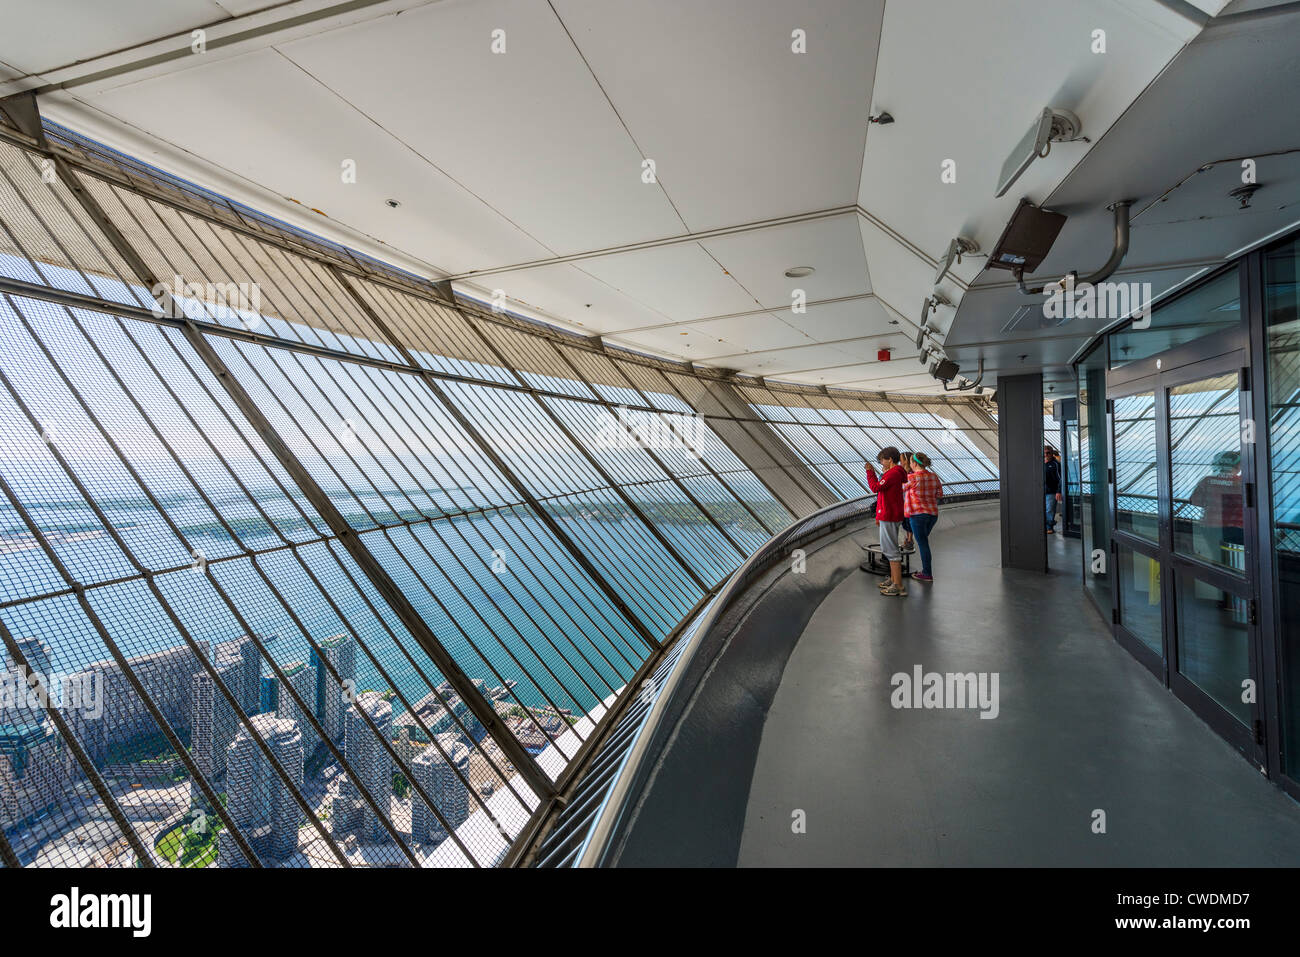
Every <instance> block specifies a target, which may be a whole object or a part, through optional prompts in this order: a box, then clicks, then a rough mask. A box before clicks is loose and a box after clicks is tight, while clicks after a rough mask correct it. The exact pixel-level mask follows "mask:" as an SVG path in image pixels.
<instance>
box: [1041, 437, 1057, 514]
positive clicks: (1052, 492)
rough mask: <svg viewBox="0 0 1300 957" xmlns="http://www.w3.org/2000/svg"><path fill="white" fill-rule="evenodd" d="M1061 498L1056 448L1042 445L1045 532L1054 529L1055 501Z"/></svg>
mask: <svg viewBox="0 0 1300 957" xmlns="http://www.w3.org/2000/svg"><path fill="white" fill-rule="evenodd" d="M1060 500H1061V463H1060V462H1058V461H1057V460H1056V450H1055V449H1054V448H1052V447H1051V446H1050V445H1048V446H1044V447H1043V504H1044V506H1045V509H1044V517H1045V518H1046V519H1047V534H1048V535H1051V534H1052V533H1053V532H1055V531H1056V503H1057V502H1059V501H1060Z"/></svg>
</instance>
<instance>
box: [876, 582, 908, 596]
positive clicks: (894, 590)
mask: <svg viewBox="0 0 1300 957" xmlns="http://www.w3.org/2000/svg"><path fill="white" fill-rule="evenodd" d="M880 594H882V595H888V596H889V597H890V598H902V597H904V596H905V595H906V594H907V588H906V586H904V585H895V584H894V583H893V582H890V583H889V587H888V588H882V589H880Z"/></svg>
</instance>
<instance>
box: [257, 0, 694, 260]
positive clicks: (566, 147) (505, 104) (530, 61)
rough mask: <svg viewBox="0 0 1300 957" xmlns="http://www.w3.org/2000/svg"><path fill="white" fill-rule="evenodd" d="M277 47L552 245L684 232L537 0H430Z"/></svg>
mask: <svg viewBox="0 0 1300 957" xmlns="http://www.w3.org/2000/svg"><path fill="white" fill-rule="evenodd" d="M642 15H643V16H644V10H642ZM494 30H504V31H505V43H506V46H505V50H506V52H505V53H503V54H494V53H493V52H492V32H493V31H494ZM282 49H283V52H284V53H285V55H287V56H289V57H290V58H292V59H293V61H294V62H295V63H297V64H298V65H299V66H301V68H302V69H304V70H306V71H307V72H308V73H310V74H311V75H312V76H313V77H315V78H317V79H318V80H319V81H320V82H321V83H324V84H326V85H327V86H328V87H329V88H330V89H332V90H334V91H336V92H337V93H338V95H339V96H340V97H341V98H342V99H343V100H344V101H346V102H347V103H348V104H349V105H351V106H352V107H353V108H355V109H356V110H359V111H360V112H362V113H364V114H365V115H367V116H369V117H371V118H373V120H374V121H375V123H376V124H378V125H379V126H380V127H382V128H383V129H385V130H387V131H389V132H390V133H392V134H393V135H395V136H397V137H398V138H400V139H401V141H402V142H404V143H406V144H408V145H409V146H410V147H411V148H412V149H414V150H415V151H416V152H418V153H419V154H420V155H422V156H424V157H426V158H428V159H429V161H430V162H432V163H434V164H436V165H437V166H438V167H439V168H440V169H442V170H443V171H444V172H446V173H447V175H449V176H451V177H452V178H453V179H455V180H456V181H457V182H458V183H460V184H461V185H462V186H463V187H464V188H465V189H467V190H469V191H470V192H471V193H473V194H474V195H476V196H479V197H483V198H484V199H485V200H486V201H487V202H489V203H490V204H491V205H492V206H493V207H494V208H495V209H498V210H500V211H501V213H502V214H503V215H505V216H506V217H508V218H509V219H510V220H511V221H512V222H514V223H516V224H517V225H518V226H519V227H520V228H521V229H523V230H524V231H525V232H527V233H528V234H529V235H531V236H533V237H535V238H536V239H538V240H539V241H540V242H542V243H544V244H545V245H547V246H548V247H549V248H550V249H552V250H554V251H555V252H557V253H572V252H580V251H583V250H590V249H600V248H604V247H607V246H614V245H620V244H624V243H629V242H638V241H645V240H650V239H657V238H663V237H667V236H674V235H678V234H680V233H682V232H684V231H685V230H684V229H683V226H682V222H681V220H680V219H679V218H678V217H677V215H676V214H675V213H674V212H673V210H672V207H671V206H670V205H669V203H668V201H667V200H666V199H665V198H664V194H663V190H662V189H660V187H659V186H658V184H654V183H651V184H647V183H644V182H642V178H641V174H642V166H641V161H642V159H643V157H642V156H641V155H640V153H638V152H637V149H636V146H635V144H634V143H633V141H632V138H631V137H630V136H629V135H628V132H627V130H625V129H624V128H623V125H622V124H621V123H620V122H619V119H618V116H617V115H616V114H615V113H614V111H613V109H612V108H611V107H610V105H609V103H608V101H607V100H606V99H605V96H604V94H603V93H602V92H601V89H600V86H599V84H597V82H596V80H595V79H594V78H593V77H592V75H591V72H590V71H589V70H588V69H587V67H586V65H585V64H584V63H583V61H582V58H581V57H580V56H578V55H576V51H575V50H574V48H573V44H572V42H571V41H570V39H569V37H568V36H567V35H566V33H565V32H564V29H563V27H562V26H561V25H560V23H559V22H558V21H557V20H556V19H555V16H554V14H553V13H552V12H551V9H550V7H549V6H548V5H547V4H545V3H537V2H533V0H481V2H474V3H465V2H454V3H439V4H434V5H432V6H427V7H421V8H419V9H416V10H410V11H407V12H406V13H403V14H401V15H400V16H396V17H390V18H386V19H383V20H376V21H372V22H370V23H365V24H361V25H358V26H355V27H350V28H348V29H345V30H336V31H333V32H330V33H327V34H323V35H320V36H315V37H310V38H307V39H303V40H296V41H293V42H291V43H287V44H285V45H284V46H283V48H282Z"/></svg>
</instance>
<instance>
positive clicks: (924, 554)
mask: <svg viewBox="0 0 1300 957" xmlns="http://www.w3.org/2000/svg"><path fill="white" fill-rule="evenodd" d="M937 521H939V516H938V515H930V514H928V513H926V512H920V513H919V514H916V515H913V516H911V517H910V518H908V520H907V522H908V524H909V525H910V526H911V528H912V537H913V538H914V539H916V550H917V551H918V552H920V553H921V574H923V575H929V574H931V571H930V532H931V530H932V529H933V528H934V523H935V522H937Z"/></svg>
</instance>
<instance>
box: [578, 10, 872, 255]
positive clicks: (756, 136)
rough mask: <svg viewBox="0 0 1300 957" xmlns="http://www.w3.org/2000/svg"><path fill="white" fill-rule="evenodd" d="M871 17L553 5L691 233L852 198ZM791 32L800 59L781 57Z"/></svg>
mask: <svg viewBox="0 0 1300 957" xmlns="http://www.w3.org/2000/svg"><path fill="white" fill-rule="evenodd" d="M883 7H884V3H883V0H802V2H799V3H755V2H753V0H708V2H703V3H702V2H700V0H657V2H656V3H654V4H653V5H652V6H649V7H648V6H645V5H643V4H640V3H611V2H609V0H556V3H555V8H556V9H557V10H558V11H559V14H560V17H561V18H562V19H563V20H564V23H565V25H566V26H567V27H568V29H569V31H570V32H571V33H572V35H573V38H574V41H575V42H576V43H577V44H578V46H579V47H580V48H581V49H582V53H583V56H584V57H585V58H586V60H587V62H588V63H590V64H591V67H592V69H593V70H594V71H595V73H596V75H597V76H598V77H600V80H601V84H602V86H603V87H604V89H605V91H606V92H607V93H608V94H609V97H610V99H611V100H612V101H613V103H614V106H615V107H616V108H617V109H618V111H619V114H620V115H621V116H622V118H623V120H624V121H625V122H626V123H627V125H628V128H629V129H630V130H631V131H632V133H633V135H634V136H635V137H636V139H637V142H638V143H639V144H640V146H641V148H642V149H643V150H644V151H645V154H646V155H647V156H649V157H652V158H653V159H654V160H655V162H656V164H657V166H658V170H659V176H660V180H661V182H662V183H663V184H664V188H665V189H666V190H667V192H668V195H669V196H670V197H672V200H673V202H674V203H675V204H676V206H677V209H678V210H679V211H680V212H681V214H682V217H683V218H684V219H685V220H686V223H687V225H688V226H689V227H690V228H691V229H692V230H697V231H698V230H703V229H714V228H720V227H724V226H731V225H735V224H738V223H746V222H753V221H755V220H761V219H768V218H774V217H777V216H786V215H791V214H795V213H802V212H806V211H808V210H813V209H826V208H831V207H835V206H843V205H845V204H846V203H851V202H852V201H853V197H854V196H855V194H856V192H857V184H858V172H859V167H860V161H861V152H862V143H863V137H864V130H865V128H866V116H867V112H868V109H869V107H870V103H871V80H872V73H873V69H874V66H875V52H876V43H877V39H878V35H879V28H880V18H881V12H882V9H883ZM795 30H802V31H804V35H805V37H806V41H807V43H806V49H807V52H805V53H794V52H792V44H793V40H792V33H793V32H794V31H795ZM855 153H856V154H857V155H855Z"/></svg>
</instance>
